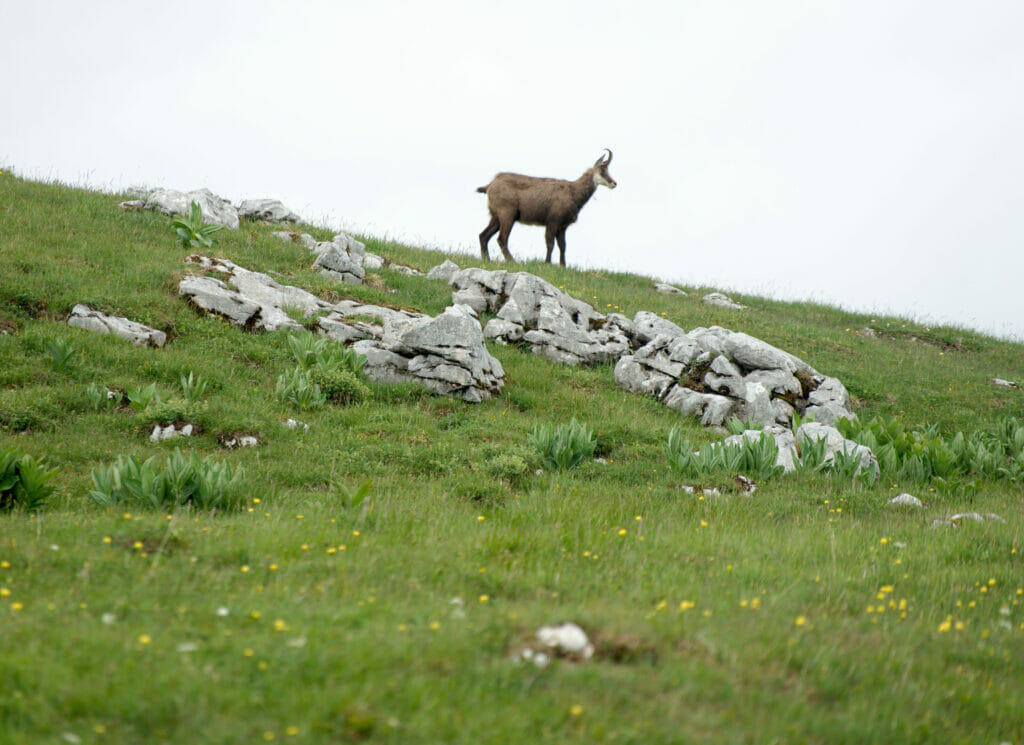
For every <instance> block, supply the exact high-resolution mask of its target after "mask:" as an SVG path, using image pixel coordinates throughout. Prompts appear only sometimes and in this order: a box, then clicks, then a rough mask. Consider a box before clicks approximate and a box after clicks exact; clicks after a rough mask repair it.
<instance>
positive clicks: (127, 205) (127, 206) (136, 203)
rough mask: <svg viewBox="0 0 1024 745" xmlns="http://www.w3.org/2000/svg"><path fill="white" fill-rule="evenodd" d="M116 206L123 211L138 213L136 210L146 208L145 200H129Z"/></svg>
mask: <svg viewBox="0 0 1024 745" xmlns="http://www.w3.org/2000/svg"><path fill="white" fill-rule="evenodd" d="M117 206H118V207H120V208H121V209H123V210H135V211H138V210H142V209H145V208H146V200H145V199H129V200H128V201H126V202H121V203H120V204H118V205H117Z"/></svg>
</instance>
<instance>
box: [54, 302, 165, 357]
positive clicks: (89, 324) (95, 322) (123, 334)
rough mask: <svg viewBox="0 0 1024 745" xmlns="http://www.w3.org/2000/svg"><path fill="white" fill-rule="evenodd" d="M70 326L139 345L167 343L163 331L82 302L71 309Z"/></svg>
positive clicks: (154, 345)
mask: <svg viewBox="0 0 1024 745" xmlns="http://www.w3.org/2000/svg"><path fill="white" fill-rule="evenodd" d="M68 326H74V327H75V328H80V329H86V330H88V331H99V332H100V333H101V334H113V335H114V336H118V337H120V338H122V339H127V340H128V341H130V342H131V343H132V344H136V345H138V346H150V347H162V346H163V345H164V344H166V343H167V334H165V333H164V332H163V331H158V330H157V329H153V328H150V327H149V326H144V325H143V324H141V323H138V322H136V321H130V320H128V319H127V318H120V317H118V316H108V315H104V314H103V313H100V312H99V311H97V310H93V309H92V308H90V307H89V306H88V305H82V304H81V303H79V304H78V305H76V306H75V307H74V308H72V309H71V315H70V316H69V317H68Z"/></svg>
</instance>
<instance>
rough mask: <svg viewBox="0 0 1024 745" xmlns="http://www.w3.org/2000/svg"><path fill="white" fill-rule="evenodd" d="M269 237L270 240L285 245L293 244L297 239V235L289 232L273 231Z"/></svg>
mask: <svg viewBox="0 0 1024 745" xmlns="http://www.w3.org/2000/svg"><path fill="white" fill-rule="evenodd" d="M270 236H271V237H272V238H277V239H278V240H279V241H284V242H285V243H293V242H294V241H295V240H297V239H298V233H293V232H291V231H290V230H275V231H274V232H273V233H271V234H270Z"/></svg>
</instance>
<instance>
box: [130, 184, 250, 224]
mask: <svg viewBox="0 0 1024 745" xmlns="http://www.w3.org/2000/svg"><path fill="white" fill-rule="evenodd" d="M192 202H196V203H197V204H198V205H199V208H200V209H201V210H202V211H203V221H204V222H207V223H209V224H210V225H223V226H224V227H225V228H228V229H229V230H238V210H237V209H236V208H235V206H234V205H233V204H231V202H229V201H228V200H226V199H222V198H221V197H218V196H217V195H216V194H214V193H213V192H212V191H210V190H209V189H196V190H195V191H188V192H183V191H175V190H174V189H154V190H153V191H151V192H150V193H149V194H148V195H147V196H146V200H145V204H143V208H144V209H147V210H158V211H160V212H163V213H164V214H165V215H188V214H189V211H190V210H191V206H192Z"/></svg>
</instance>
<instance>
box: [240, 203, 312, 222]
mask: <svg viewBox="0 0 1024 745" xmlns="http://www.w3.org/2000/svg"><path fill="white" fill-rule="evenodd" d="M238 216H239V217H244V218H246V219H248V220H262V221H264V222H299V221H300V220H301V219H302V218H300V217H299V216H298V215H296V214H295V213H294V212H292V211H291V210H290V209H288V208H287V207H285V206H284V205H283V204H281V202H280V201H278V200H277V199H246V200H244V201H243V202H242V203H241V204H239V205H238Z"/></svg>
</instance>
